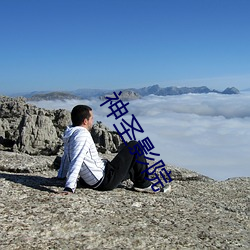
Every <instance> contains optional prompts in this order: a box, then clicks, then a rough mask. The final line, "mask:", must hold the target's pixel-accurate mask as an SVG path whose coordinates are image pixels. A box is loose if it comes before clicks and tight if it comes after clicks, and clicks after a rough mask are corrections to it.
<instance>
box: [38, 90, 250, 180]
mask: <svg viewBox="0 0 250 250" xmlns="http://www.w3.org/2000/svg"><path fill="white" fill-rule="evenodd" d="M100 103H101V101H99V100H91V101H89V100H84V101H79V100H73V101H65V102H62V101H54V102H51V101H40V102H37V103H34V102H33V104H36V105H37V106H39V107H43V108H49V109H58V108H65V109H67V110H71V109H72V108H73V107H74V106H75V105H77V104H86V105H89V106H91V107H92V108H93V109H94V115H95V120H96V121H98V120H99V121H102V122H103V123H104V124H106V125H107V126H108V127H109V128H110V129H112V130H114V127H113V124H116V126H117V127H118V128H121V126H120V124H119V123H120V122H121V119H122V118H120V119H118V120H115V117H114V116H110V117H109V118H107V117H106V116H107V115H108V114H109V113H110V110H109V108H108V105H109V104H106V105H105V106H103V107H100ZM127 109H128V110H129V113H128V114H127V115H125V116H124V117H123V118H124V119H125V120H126V121H127V122H130V121H131V115H132V114H134V115H135V117H136V118H137V120H138V121H139V123H140V125H141V126H142V128H143V129H144V131H145V132H144V133H136V134H135V135H136V139H137V140H139V139H143V138H145V137H147V136H148V137H149V138H150V139H151V141H152V143H153V144H154V146H155V149H154V150H153V151H152V152H155V153H159V154H160V156H159V157H156V160H160V159H163V160H164V162H165V163H166V164H171V165H176V166H179V167H184V168H188V169H191V170H194V171H197V172H199V173H202V174H204V175H207V176H209V177H211V178H214V179H216V180H224V179H227V178H230V177H239V176H250V167H249V165H250V152H249V151H250V93H249V92H246V93H244V94H240V95H219V94H198V95H194V94H188V95H181V96H147V97H144V98H142V99H139V100H135V101H130V103H129V105H128V106H127Z"/></svg>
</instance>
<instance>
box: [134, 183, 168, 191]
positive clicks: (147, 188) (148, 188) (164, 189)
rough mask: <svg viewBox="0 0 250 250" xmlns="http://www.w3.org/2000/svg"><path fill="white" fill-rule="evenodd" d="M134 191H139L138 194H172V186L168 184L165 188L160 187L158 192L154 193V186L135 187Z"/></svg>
mask: <svg viewBox="0 0 250 250" xmlns="http://www.w3.org/2000/svg"><path fill="white" fill-rule="evenodd" d="M133 190H135V191H137V192H143V193H159V192H162V193H170V192H171V185H170V184H167V185H166V186H164V187H160V188H159V189H158V191H154V190H153V189H152V185H150V186H149V187H146V188H138V187H135V186H134V187H133Z"/></svg>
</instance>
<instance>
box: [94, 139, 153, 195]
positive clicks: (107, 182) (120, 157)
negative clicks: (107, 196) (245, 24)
mask: <svg viewBox="0 0 250 250" xmlns="http://www.w3.org/2000/svg"><path fill="white" fill-rule="evenodd" d="M135 144H137V142H136V141H130V142H129V143H128V145H127V146H125V147H124V148H123V149H122V150H121V151H120V152H119V153H118V154H117V155H116V157H115V158H114V159H113V160H112V161H111V162H108V163H107V165H106V169H105V172H106V173H105V177H104V180H103V182H102V184H101V185H100V186H99V187H98V188H97V189H99V190H112V189H114V188H116V187H117V186H118V185H119V184H120V182H121V181H123V180H125V179H127V178H128V177H129V178H130V179H131V181H133V182H134V186H135V187H139V188H146V187H149V186H150V185H151V182H150V181H148V180H146V179H145V177H148V174H147V172H145V173H143V174H142V173H141V172H142V171H143V170H145V169H146V168H147V167H148V165H146V159H145V158H144V154H143V155H141V156H137V155H136V154H134V155H132V154H131V153H130V152H129V147H131V148H133V146H134V145H135ZM137 161H140V162H142V163H139V162H137ZM143 163H144V164H143Z"/></svg>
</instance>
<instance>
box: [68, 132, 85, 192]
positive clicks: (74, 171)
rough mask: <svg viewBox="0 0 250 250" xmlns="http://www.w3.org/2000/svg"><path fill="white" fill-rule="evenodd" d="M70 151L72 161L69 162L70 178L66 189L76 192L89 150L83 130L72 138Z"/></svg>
mask: <svg viewBox="0 0 250 250" xmlns="http://www.w3.org/2000/svg"><path fill="white" fill-rule="evenodd" d="M69 151H70V152H69V154H70V159H71V162H70V164H69V171H68V178H67V181H66V184H65V189H64V191H67V192H73V193H74V192H75V189H76V185H77V178H78V175H79V172H80V170H81V166H82V163H83V160H84V157H85V155H86V152H88V151H89V143H88V141H87V137H86V135H84V133H83V131H79V133H78V134H77V135H75V136H74V138H71V142H70V145H69Z"/></svg>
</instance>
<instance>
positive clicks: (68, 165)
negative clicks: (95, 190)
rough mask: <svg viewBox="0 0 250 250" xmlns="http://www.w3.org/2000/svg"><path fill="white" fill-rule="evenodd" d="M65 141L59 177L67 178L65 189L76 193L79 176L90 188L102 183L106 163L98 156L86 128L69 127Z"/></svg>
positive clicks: (65, 134)
mask: <svg viewBox="0 0 250 250" xmlns="http://www.w3.org/2000/svg"><path fill="white" fill-rule="evenodd" d="M63 141H64V154H63V157H62V161H61V165H60V169H59V171H58V176H57V177H58V178H65V177H67V181H66V185H65V187H68V188H71V189H72V190H73V192H74V191H75V189H76V185H77V178H78V175H79V174H80V176H81V178H82V179H83V180H84V181H85V182H86V183H87V184H88V185H90V186H93V185H95V184H96V183H97V182H98V181H100V180H101V179H102V178H103V176H104V170H105V163H104V161H103V160H102V159H101V158H100V157H99V155H98V152H97V149H96V146H95V143H94V141H93V139H92V136H91V134H90V132H89V131H88V130H87V129H86V128H84V127H80V126H76V127H70V126H69V127H67V128H66V130H65V133H64V138H63Z"/></svg>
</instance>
